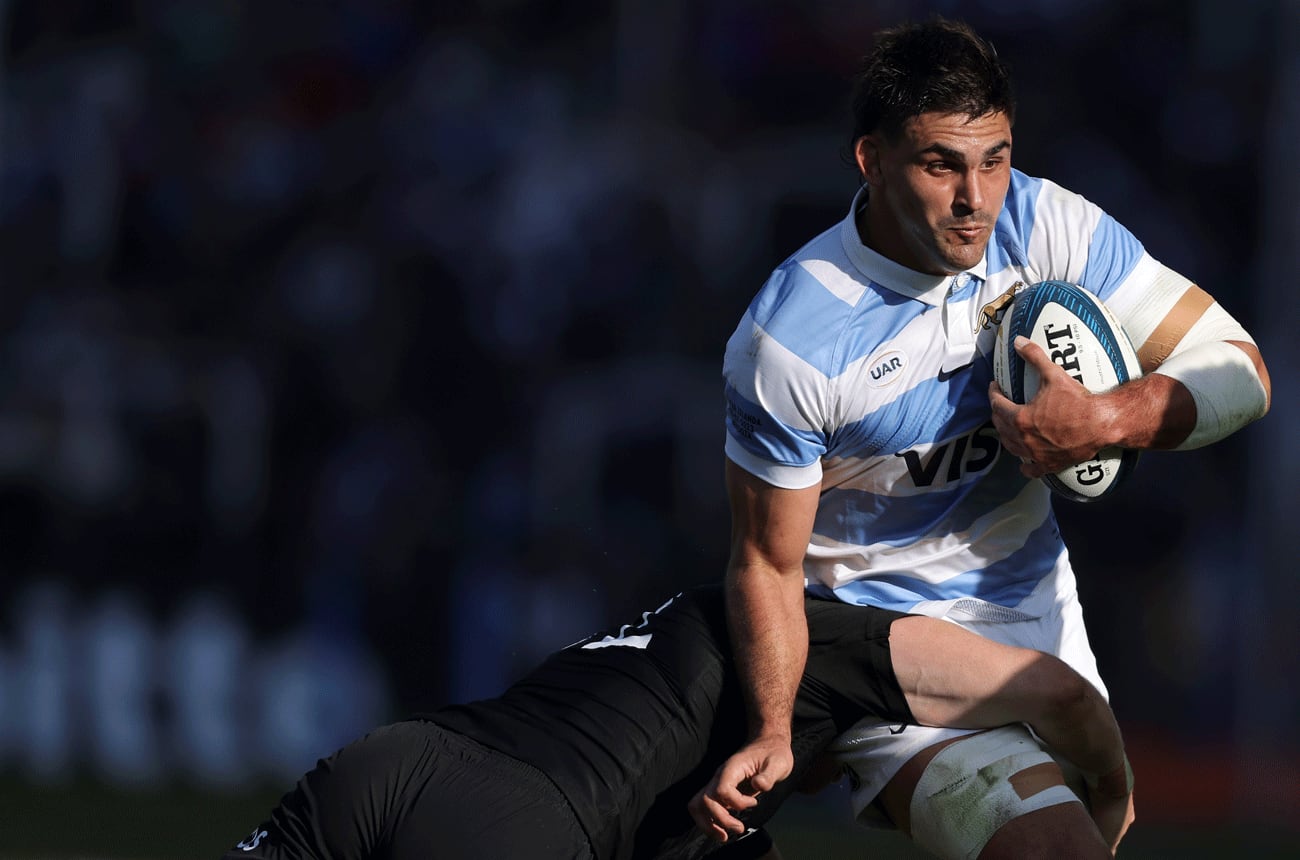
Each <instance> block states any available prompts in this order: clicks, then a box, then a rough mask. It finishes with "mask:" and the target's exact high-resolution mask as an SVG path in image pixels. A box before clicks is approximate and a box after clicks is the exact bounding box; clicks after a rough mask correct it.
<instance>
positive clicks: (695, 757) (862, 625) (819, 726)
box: [425, 587, 912, 860]
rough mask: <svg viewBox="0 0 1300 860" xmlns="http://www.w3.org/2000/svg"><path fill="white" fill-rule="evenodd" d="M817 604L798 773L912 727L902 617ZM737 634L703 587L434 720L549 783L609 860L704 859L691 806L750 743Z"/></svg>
mask: <svg viewBox="0 0 1300 860" xmlns="http://www.w3.org/2000/svg"><path fill="white" fill-rule="evenodd" d="M807 606H808V618H809V628H810V649H809V659H808V666H807V668H806V670H805V678H804V682H803V684H802V686H801V689H800V695H799V701H798V703H797V705H796V724H795V730H796V735H797V737H796V767H797V768H802V767H805V766H807V765H809V764H811V763H812V760H813V758H814V757H815V756H814V754H815V752H817V751H818V750H820V749H821V748H823V747H824V746H825V745H826V744H828V743H829V742H830V741H831V740H832V739H833V738H834V737H835V735H836V734H838V733H839V732H840V731H843V730H845V729H847V728H848V727H849V726H851V725H852V724H853V723H854V722H856V721H857V720H858V719H859V718H860V717H862V716H865V715H866V714H868V713H874V714H877V715H880V716H882V717H885V718H887V719H891V720H898V721H899V722H910V721H911V719H912V718H911V714H910V712H909V711H908V709H907V705H906V702H905V700H904V699H903V695H902V692H901V691H900V690H899V689H898V684H897V681H896V679H895V678H894V675H893V671H892V669H891V668H890V665H889V659H888V630H889V624H890V622H892V620H893V619H894V618H897V617H899V616H898V614H897V613H893V612H887V611H885V610H877V609H872V608H867V607H860V606H849V605H847V604H842V603H837V602H834V601H822V600H816V599H811V598H810V599H809V600H808V601H807ZM726 631H727V628H726V620H725V614H724V608H723V595H722V589H721V588H719V587H702V588H696V589H692V590H689V591H687V592H684V593H683V594H680V595H678V596H677V597H675V598H673V599H672V600H670V601H669V602H667V603H666V604H664V605H663V606H661V607H659V609H657V610H655V611H654V612H647V613H645V614H644V615H643V616H642V617H641V618H640V619H639V620H638V621H637V622H635V623H633V624H630V625H625V626H623V627H621V628H619V629H618V630H615V631H610V632H608V633H605V634H599V635H597V636H593V637H591V638H589V639H586V640H583V641H581V642H578V643H575V644H574V645H571V646H569V647H568V648H566V649H564V650H562V651H559V652H557V653H555V654H553V655H551V656H550V657H549V658H548V659H547V660H545V661H544V662H543V663H542V664H541V665H540V666H539V667H537V668H536V669H535V670H534V671H532V672H530V673H529V674H528V675H527V676H526V677H525V678H524V679H522V680H521V681H519V682H518V683H516V684H514V685H513V686H511V687H510V688H509V689H508V690H507V691H506V692H505V693H504V694H502V695H501V696H499V697H497V698H494V699H488V700H484V701H479V702H472V703H469V704H464V705H452V706H449V707H446V708H444V709H442V710H440V711H437V712H436V713H433V714H429V715H425V718H427V719H431V720H433V721H434V722H437V723H438V724H439V725H441V726H444V727H446V728H448V729H451V730H453V731H456V732H458V733H461V734H463V735H466V736H468V737H470V738H473V739H475V740H477V741H478V742H480V743H482V744H484V745H486V746H488V747H491V748H494V749H496V750H499V751H501V752H503V753H505V754H507V755H509V756H512V757H514V758H517V759H519V760H520V761H524V762H527V763H528V764H531V765H533V766H534V767H536V768H537V769H538V770H540V771H541V772H542V773H544V774H546V775H548V776H549V777H550V778H551V780H553V781H554V783H555V784H556V786H557V787H558V788H559V789H560V791H561V792H562V793H563V794H564V795H565V797H567V798H568V800H569V802H570V804H571V805H572V807H573V810H574V814H575V815H576V816H577V818H578V820H579V822H580V823H581V825H582V827H583V828H584V830H585V831H586V833H587V835H588V837H589V838H590V840H591V846H592V851H593V854H594V855H595V857H597V858H599V860H611V858H640V857H652V856H659V857H667V856H673V854H674V852H675V851H680V854H681V856H692V855H698V853H699V851H700V839H701V838H702V837H698V836H697V835H695V834H693V832H692V826H691V822H690V818H689V816H688V814H687V812H686V802H687V801H688V800H689V799H690V797H691V796H692V795H693V794H694V793H695V792H696V791H697V790H699V788H701V787H702V786H703V785H704V784H705V782H707V780H708V779H709V778H710V777H711V776H712V774H713V772H714V770H716V769H717V767H718V766H719V765H720V764H721V763H722V761H723V760H725V758H726V757H727V756H728V755H730V754H731V753H732V752H734V751H735V750H736V749H737V748H739V746H740V745H741V744H742V743H743V742H744V740H745V737H746V730H745V717H744V710H743V699H742V697H741V695H740V690H739V688H738V686H737V681H736V679H735V675H734V672H732V671H730V652H729V648H728V643H727V632H726ZM797 778H798V773H796V774H794V775H792V777H791V779H789V780H786V781H785V782H784V783H782V787H783V789H784V790H785V791H788V790H790V789H791V788H792V787H793V786H794V785H795V784H796V782H797ZM783 796H784V793H783V792H781V793H778V792H773V793H771V796H770V797H765V798H764V803H763V804H761V806H760V808H759V810H756V811H754V812H752V813H751V816H750V817H752V818H753V819H754V820H755V821H756V822H757V821H758V820H760V819H765V818H766V817H767V816H769V815H770V814H771V811H774V810H775V806H776V805H778V804H779V802H780V800H781V799H782V797H783ZM674 846H676V847H675V848H674Z"/></svg>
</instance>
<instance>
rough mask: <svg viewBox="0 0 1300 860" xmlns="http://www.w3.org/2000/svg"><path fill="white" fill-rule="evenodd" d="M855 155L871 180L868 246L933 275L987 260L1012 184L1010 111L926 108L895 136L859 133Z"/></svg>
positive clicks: (865, 236)
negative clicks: (931, 110) (932, 110)
mask: <svg viewBox="0 0 1300 860" xmlns="http://www.w3.org/2000/svg"><path fill="white" fill-rule="evenodd" d="M856 155H857V158H858V166H859V168H860V169H861V170H862V174H863V176H864V177H865V178H866V180H867V182H868V183H869V184H870V186H871V196H870V199H869V202H868V204H867V212H866V223H865V225H862V226H865V228H866V229H865V230H862V231H861V232H862V233H863V240H864V241H865V242H866V244H867V245H868V246H869V247H871V248H873V249H875V250H876V251H878V252H880V253H881V254H883V255H884V256H886V257H889V258H890V259H892V260H894V261H895V262H897V263H900V264H902V265H904V266H906V267H907V268H909V269H913V270H915V271H918V272H927V273H930V274H954V273H956V272H960V271H963V270H965V269H969V268H970V267H972V266H974V265H975V264H976V263H978V262H979V261H980V259H981V258H983V256H984V249H985V248H986V247H987V246H988V242H989V238H990V237H991V236H992V235H993V225H994V223H995V222H996V221H997V219H998V213H999V212H1001V211H1002V202H1003V200H1004V199H1005V198H1006V195H1007V187H1008V185H1009V184H1010V182H1011V123H1010V121H1009V120H1008V119H1007V115H1006V114H1005V113H1001V112H998V113H989V114H985V115H984V116H980V117H976V118H975V119H968V118H967V117H966V116H965V114H948V113H923V114H921V115H920V116H917V117H913V118H912V119H910V120H908V122H907V123H906V124H905V125H904V126H903V130H902V133H901V134H900V135H899V137H898V139H897V140H894V141H890V140H888V139H887V138H885V137H884V136H882V135H868V136H867V137H863V138H861V139H859V140H858V142H857V147H856ZM860 223H861V222H860Z"/></svg>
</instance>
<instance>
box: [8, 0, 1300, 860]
mask: <svg viewBox="0 0 1300 860" xmlns="http://www.w3.org/2000/svg"><path fill="white" fill-rule="evenodd" d="M932 12H939V13H943V14H946V15H949V16H953V17H961V18H964V19H966V20H968V21H970V22H971V23H972V24H974V25H976V26H977V28H979V29H980V30H981V31H982V32H983V34H984V35H986V36H988V37H989V38H991V39H992V40H993V41H994V43H995V44H996V46H997V47H998V50H999V51H1000V52H1001V53H1002V54H1003V55H1004V57H1005V58H1006V59H1007V60H1008V61H1009V62H1010V64H1011V65H1012V67H1013V69H1014V71H1015V73H1016V75H1017V80H1018V91H1019V97H1020V108H1021V109H1020V115H1019V119H1018V123H1017V127H1016V156H1015V157H1016V164H1017V166H1018V167H1020V168H1021V169H1023V170H1025V171H1027V172H1029V173H1031V174H1035V175H1045V176H1049V177H1051V178H1053V179H1055V180H1057V181H1058V182H1060V183H1062V184H1064V185H1065V186H1067V187H1069V188H1071V189H1073V190H1075V191H1078V192H1080V193H1082V194H1084V195H1085V196H1087V197H1088V198H1090V199H1092V200H1093V201H1095V202H1097V203H1099V204H1100V205H1102V206H1103V207H1104V208H1106V209H1107V210H1108V211H1109V212H1111V214H1113V215H1115V216H1116V217H1117V218H1118V219H1119V220H1120V221H1121V222H1123V223H1124V224H1125V225H1127V226H1128V227H1129V228H1130V229H1132V230H1133V231H1134V232H1135V233H1137V235H1138V236H1139V237H1140V238H1141V239H1142V240H1143V241H1144V242H1145V243H1146V244H1147V247H1148V248H1149V250H1151V252H1152V253H1153V254H1154V255H1155V256H1156V257H1158V258H1159V259H1161V260H1163V261H1165V262H1167V263H1169V264H1170V265H1172V266H1174V267H1175V268H1177V269H1179V270H1181V271H1183V272H1185V273H1187V274H1188V275H1190V276H1192V277H1194V278H1195V279H1196V280H1198V281H1199V282H1200V283H1201V284H1203V285H1204V286H1206V287H1207V288H1208V289H1209V290H1210V291H1211V292H1212V293H1214V294H1215V295H1216V296H1217V297H1218V298H1219V300H1220V301H1221V302H1222V303H1223V304H1224V305H1225V306H1226V307H1227V308H1228V309H1229V310H1230V311H1231V312H1232V313H1234V314H1235V315H1236V316H1237V317H1238V318H1239V319H1241V320H1242V321H1243V322H1245V323H1246V325H1247V327H1248V328H1250V329H1251V330H1252V331H1253V332H1255V334H1256V336H1257V339H1258V340H1259V341H1260V343H1261V346H1262V348H1263V351H1264V354H1265V357H1266V359H1267V360H1268V361H1269V364H1270V367H1271V369H1272V372H1273V383H1274V405H1273V411H1272V414H1271V415H1270V417H1269V418H1268V419H1267V420H1266V421H1265V422H1262V423H1260V424H1257V425H1254V426H1252V427H1251V428H1248V429H1247V430H1246V431H1244V432H1242V433H1240V434H1238V435H1237V436H1236V437H1234V438H1233V439H1231V440H1229V441H1228V442H1225V443H1223V444H1221V445H1218V446H1216V447H1214V448H1212V449H1207V450H1203V451H1199V452H1195V453H1190V454H1158V453H1152V454H1147V455H1145V456H1144V458H1143V461H1142V463H1141V465H1140V466H1139V469H1138V471H1137V473H1136V477H1135V479H1134V480H1133V481H1132V482H1131V483H1130V484H1129V485H1128V486H1127V487H1126V488H1125V489H1124V491H1123V493H1122V494H1121V495H1120V496H1118V497H1116V498H1114V499H1111V500H1108V501H1106V502H1104V503H1102V504H1099V505H1094V506H1077V505H1061V506H1059V510H1060V516H1061V519H1062V525H1063V528H1064V529H1065V530H1066V532H1067V536H1069V537H1071V538H1072V539H1073V552H1074V556H1075V563H1076V568H1077V570H1078V573H1079V577H1080V587H1081V590H1082V593H1083V599H1084V607H1085V611H1086V612H1087V617H1088V619H1089V622H1090V625H1091V630H1092V637H1093V642H1094V647H1095V650H1096V652H1097V654H1098V657H1099V660H1100V662H1101V666H1102V671H1103V674H1104V676H1105V677H1106V678H1107V679H1108V683H1109V686H1110V692H1111V696H1112V700H1113V703H1114V706H1115V709H1116V712H1117V714H1118V716H1119V718H1120V721H1121V723H1123V724H1124V726H1125V729H1126V732H1127V733H1128V737H1129V745H1130V748H1131V754H1132V757H1133V759H1134V762H1135V766H1136V768H1137V770H1138V774H1139V776H1138V782H1139V786H1143V785H1145V786H1146V789H1145V791H1143V792H1140V795H1139V796H1140V798H1141V801H1140V803H1139V827H1141V826H1142V825H1143V824H1148V825H1154V826H1156V827H1159V826H1168V827H1175V828H1177V827H1183V828H1190V829H1193V830H1194V829H1195V828H1196V827H1203V826H1207V825H1224V826H1230V827H1235V826H1241V827H1247V828H1259V827H1264V828H1271V829H1280V830H1283V831H1285V832H1286V833H1289V834H1291V836H1292V837H1293V838H1294V839H1300V830H1296V829H1295V828H1297V827H1300V825H1298V824H1297V821H1298V820H1300V740H1298V739H1297V737H1296V735H1295V729H1296V727H1297V726H1300V692H1297V688H1298V687H1300V633H1297V632H1296V630H1295V625H1294V619H1293V616H1294V614H1295V610H1296V609H1297V607H1298V606H1300V584H1297V576H1296V569H1295V568H1296V565H1295V560H1296V552H1295V547H1294V543H1293V542H1292V540H1291V539H1290V538H1291V535H1292V533H1293V526H1292V525H1291V520H1292V519H1293V517H1294V515H1295V512H1296V510H1297V490H1296V487H1297V486H1298V485H1300V484H1298V482H1300V454H1298V453H1297V450H1296V447H1295V446H1294V444H1293V441H1292V435H1291V434H1290V433H1289V432H1288V431H1289V430H1291V429H1293V428H1295V427H1296V426H1297V415H1296V403H1295V395H1294V389H1293V387H1292V384H1291V376H1290V374H1291V373H1293V372H1295V371H1296V370H1297V369H1298V368H1300V360H1298V356H1297V346H1296V338H1295V329H1296V326H1297V323H1300V313H1298V312H1297V310H1298V308H1297V305H1298V304H1300V300H1298V299H1297V295H1296V290H1295V267H1294V264H1293V262H1292V258H1293V255H1294V252H1295V248H1296V243H1297V240H1300V231H1298V230H1297V214H1296V209H1295V205H1294V201H1295V199H1296V197H1297V192H1300V181H1298V180H1300V177H1298V174H1297V171H1296V169H1295V160H1294V155H1293V150H1294V141H1295V140H1296V138H1297V136H1300V113H1298V112H1297V107H1298V106H1297V104H1296V98H1295V93H1296V92H1297V91H1300V62H1298V60H1297V56H1298V55H1300V51H1298V50H1297V49H1300V37H1298V33H1300V12H1298V9H1297V4H1296V3H1295V2H1294V0H1244V2H1243V0H1237V2H1228V0H1142V2H1127V0H986V2H973V0H972V2H957V0H947V2H944V0H935V2H928V3H927V2H919V0H875V2H858V3H851V4H850V3H834V2H798V3H796V2H780V3H768V4H754V3H747V2H743V0H696V2H692V3H679V2H660V0H605V2H591V0H566V2H556V0H532V2H528V0H478V2H467V3H454V4H452V3H421V2H416V0H333V2H328V3H326V2H319V3H317V2H311V3H304V2H286V0H260V1H259V2H256V3H237V2H201V0H136V2H116V3H114V2H95V0H0V32H3V60H2V63H0V265H3V270H2V274H0V787H2V788H0V855H3V854H4V851H5V849H6V848H7V847H8V848H14V847H15V846H19V845H20V844H21V845H22V846H27V849H26V850H28V851H29V853H30V852H31V851H32V850H33V848H32V847H31V846H38V847H39V846H40V845H42V844H46V845H48V846H50V850H54V848H53V846H55V845H58V844H71V843H69V842H68V841H67V840H68V838H69V833H73V834H75V833H76V832H78V828H79V827H80V828H82V829H83V830H86V831H87V832H90V833H93V832H94V831H95V829H96V828H97V827H98V826H99V825H98V824H96V823H95V822H93V821H87V820H85V819H82V820H81V821H80V822H71V823H69V824H68V825H67V827H66V829H64V830H61V831H60V833H59V834H57V836H56V834H31V833H26V834H24V835H22V836H21V838H20V837H19V836H18V834H20V833H22V827H23V822H22V821H20V820H18V817H17V816H14V817H13V819H12V820H6V808H7V809H9V810H14V809H18V808H35V807H38V806H40V805H42V804H56V803H58V802H61V801H60V800H59V799H60V798H66V796H67V795H66V794H60V792H66V791H69V790H71V789H69V786H80V787H82V790H87V789H85V786H87V785H90V786H92V787H97V789H95V790H100V791H103V792H106V794H105V795H104V796H118V795H121V796H125V797H128V798H135V799H136V800H137V801H138V802H137V803H136V805H137V806H146V807H147V805H148V803H149V798H151V797H154V796H155V795H154V794H151V792H155V793H164V794H165V793H168V792H173V791H180V790H184V791H187V792H199V793H200V796H203V797H209V800H208V801H206V802H207V804H208V807H209V808H217V809H219V808H220V807H221V804H222V802H223V801H222V800H221V799H222V798H227V799H228V798H232V797H236V796H238V795H239V793H240V792H244V791H250V790H253V789H254V788H260V787H264V786H267V785H274V786H276V787H278V788H282V787H284V784H285V781H287V780H289V779H291V778H293V777H296V776H297V775H298V774H299V773H300V772H301V771H303V770H305V769H306V768H307V767H310V766H311V764H312V763H313V762H314V761H315V760H316V758H317V757H319V756H321V755H325V754H328V753H329V752H331V751H332V750H333V749H334V748H335V747H337V746H338V745H340V744H341V743H343V742H344V741H346V740H349V739H350V738H352V737H353V736H355V735H356V734H359V733H360V732H362V731H364V730H365V729H367V728H369V727H370V726H372V725H374V724H377V723H380V722H385V721H388V720H391V719H395V718H398V717H401V716H403V715H406V714H408V713H411V712H413V711H418V710H422V709H428V708H431V707H434V706H436V705H439V704H442V703H444V702H448V701H459V700H464V699H467V698H471V697H477V696H483V695H490V694H493V693H495V692H497V691H498V690H500V689H501V688H502V687H504V685H505V684H507V683H508V682H509V681H510V680H512V679H513V678H514V677H515V676H516V675H517V674H518V673H520V672H522V671H523V670H524V669H525V668H527V667H528V666H530V665H531V664H532V663H533V662H534V661H535V660H537V659H538V658H539V657H540V656H541V655H542V654H544V653H546V652H548V651H550V650H553V649H555V648H558V647H561V646H563V645H565V644H567V643H568V642H571V641H573V640H574V639H577V638H579V637H580V636H582V635H584V634H586V633H587V632H590V631H591V630H593V629H595V628H596V627H599V626H601V625H604V624H606V623H608V622H612V621H619V620H622V618H623V617H624V616H630V615H634V614H635V613H636V612H639V611H640V610H642V609H646V608H650V607H652V606H654V605H657V601H658V600H659V599H660V598H662V597H665V596H667V595H668V594H670V593H673V592H674V591H675V590H676V589H678V588H680V587H681V586H684V585H688V584H691V583H695V582H700V581H705V580H710V579H715V578H717V577H718V576H719V575H720V574H721V571H722V567H723V563H724V561H725V557H726V550H727V540H728V516H727V511H726V504H725V497H724V493H723V488H722V462H723V455H722V443H723V423H722V411H721V404H722V398H721V375H720V364H721V356H722V350H723V345H724V343H725V341H726V338H727V337H728V335H729V334H730V332H731V330H732V328H733V327H734V325H735V324H736V322H737V320H738V319H739V317H740V314H741V313H742V311H743V309H744V307H745V305H746V304H747V302H748V300H749V298H750V296H751V295H752V293H753V292H754V291H755V290H756V289H757V288H758V286H759V285H760V284H761V282H762V281H763V279H764V278H765V277H766V275H767V273H768V272H769V271H770V269H771V268H772V267H773V266H775V265H776V264H777V263H779V262H780V261H781V260H782V259H783V258H784V257H786V256H787V255H788V254H790V253H791V252H793V251H794V250H795V249H796V248H798V247H799V245H801V244H802V243H803V242H804V241H806V240H807V239H808V238H810V237H811V236H813V235H814V234H816V233H818V232H820V231H821V230H823V229H825V228H826V227H828V226H830V225H831V224H832V223H834V222H835V221H837V220H839V219H840V218H841V217H842V216H843V214H844V212H845V211H846V207H847V205H848V201H849V199H850V197H851V195H852V193H853V191H854V190H855V188H856V178H855V174H854V171H852V170H851V169H849V167H848V166H847V165H846V162H845V161H844V159H843V153H844V151H845V149H846V145H847V143H848V140H847V135H848V131H849V123H848V119H847V116H848V115H847V96H848V84H847V81H848V78H849V76H850V75H851V74H852V73H853V71H854V69H855V65H856V62H857V60H858V58H859V57H860V56H861V54H862V53H863V52H864V51H865V50H866V48H867V46H868V45H869V43H870V41H871V38H872V34H873V32H874V31H875V30H877V29H878V28H880V27H882V26H887V25H890V24H894V23H897V22H898V21H900V20H902V19H904V18H908V17H921V16H924V15H927V14H930V13H932ZM205 792H206V793H208V794H204V793H205ZM24 802H25V803H27V804H28V807H23V806H22V804H23V803H24ZM253 823H254V822H253V821H244V820H242V819H240V820H238V821H235V822H234V823H233V825H232V826H233V828H234V829H231V830H229V831H228V832H225V833H220V834H216V842H215V843H211V844H215V845H218V846H223V845H225V844H226V843H227V842H232V843H233V841H235V840H236V839H237V838H238V837H239V836H240V835H242V833H241V831H242V830H244V829H246V828H245V825H247V826H251V825H252V824H253ZM87 838H88V839H90V838H91V837H87ZM42 840H47V841H45V842H42ZM59 840H63V841H62V842H60V841H59ZM7 843H8V844H7ZM77 850H81V851H83V852H86V851H99V852H100V854H101V855H103V856H112V857H119V856H121V857H125V856H128V854H127V853H116V854H115V853H113V852H114V851H115V850H116V851H120V852H125V851H126V849H125V848H124V847H115V846H113V845H107V844H101V845H98V846H95V845H91V844H88V843H83V847H81V848H79V849H77Z"/></svg>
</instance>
